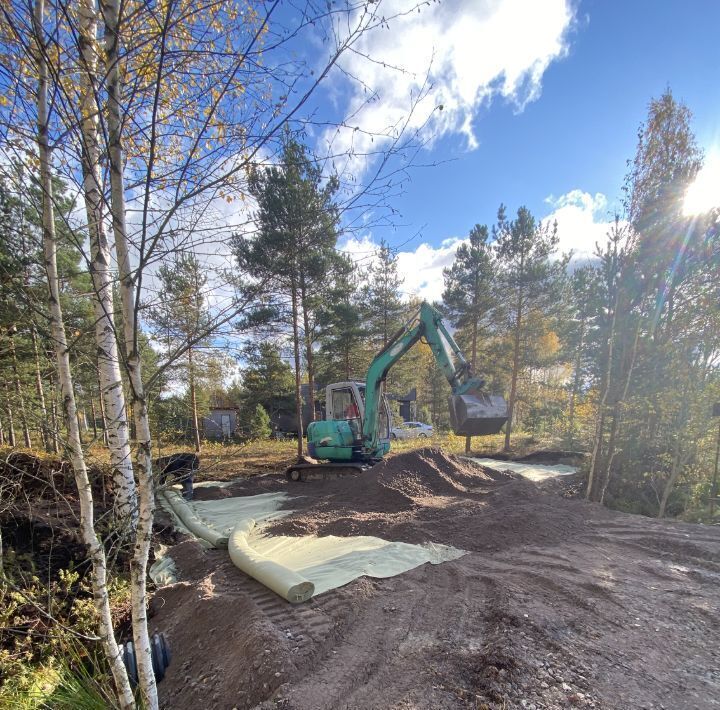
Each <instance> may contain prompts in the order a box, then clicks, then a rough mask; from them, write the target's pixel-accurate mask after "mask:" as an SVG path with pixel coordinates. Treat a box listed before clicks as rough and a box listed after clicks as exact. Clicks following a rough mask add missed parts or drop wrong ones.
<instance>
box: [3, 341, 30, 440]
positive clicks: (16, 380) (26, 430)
mask: <svg viewBox="0 0 720 710" xmlns="http://www.w3.org/2000/svg"><path fill="white" fill-rule="evenodd" d="M8 340H9V341H10V357H11V358H12V369H13V384H14V386H15V401H16V402H17V406H18V410H19V411H20V426H21V428H22V433H23V440H24V441H25V448H27V449H32V438H31V436H30V426H29V424H28V418H27V411H26V410H25V397H23V392H22V385H21V384H20V372H19V371H18V362H17V353H16V352H15V337H14V335H13V334H10V337H9V338H8Z"/></svg>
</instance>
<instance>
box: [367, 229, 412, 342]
mask: <svg viewBox="0 0 720 710" xmlns="http://www.w3.org/2000/svg"><path fill="white" fill-rule="evenodd" d="M365 280H366V285H365V286H364V288H363V294H362V295H363V306H364V309H365V313H366V323H367V335H368V337H369V338H370V340H371V341H372V343H373V345H374V346H375V349H376V350H380V349H381V348H384V347H385V346H386V345H387V344H388V341H389V340H390V338H391V337H392V336H393V335H394V334H395V332H396V331H397V330H398V328H400V326H401V325H402V324H403V321H404V318H405V316H406V315H407V309H406V307H405V306H404V304H403V302H402V296H401V293H400V287H401V286H402V284H403V279H402V277H401V276H400V275H399V274H398V257H397V255H396V254H394V253H393V251H392V249H390V247H389V246H388V244H387V243H386V242H385V241H384V240H383V241H381V242H380V247H379V249H378V250H377V253H376V255H375V259H374V260H373V263H372V264H371V265H370V267H369V268H368V270H367V273H366V274H365Z"/></svg>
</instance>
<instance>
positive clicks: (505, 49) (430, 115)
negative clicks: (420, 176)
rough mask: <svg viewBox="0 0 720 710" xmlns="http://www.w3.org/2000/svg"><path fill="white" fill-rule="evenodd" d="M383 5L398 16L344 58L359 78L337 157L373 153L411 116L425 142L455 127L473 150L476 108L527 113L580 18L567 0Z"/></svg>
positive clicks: (394, 1) (336, 139) (391, 1)
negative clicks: (500, 104)
mask: <svg viewBox="0 0 720 710" xmlns="http://www.w3.org/2000/svg"><path fill="white" fill-rule="evenodd" d="M380 7H381V10H380V12H381V13H382V15H384V16H385V17H387V18H393V19H390V20H389V28H387V29H385V28H383V29H377V30H373V31H370V32H367V33H366V34H365V35H363V37H362V38H361V40H360V42H359V43H358V44H357V45H355V47H354V49H355V50H357V51H355V52H353V53H348V54H346V55H344V57H343V58H342V60H341V66H342V68H343V69H344V70H345V71H346V72H347V74H349V75H352V76H353V77H354V78H355V79H354V80H353V85H352V89H351V92H352V94H351V99H350V102H349V106H348V107H347V111H346V114H347V115H350V116H352V117H353V118H352V125H351V126H350V127H349V128H347V129H341V131H339V132H337V133H335V134H328V135H327V136H326V138H327V139H328V140H332V142H333V146H332V152H333V153H335V154H338V153H343V152H345V151H347V150H352V149H354V150H355V151H357V152H358V153H366V152H370V151H372V150H377V149H378V143H380V147H382V144H383V143H384V142H385V143H386V142H387V141H389V140H391V137H392V136H394V135H395V134H396V133H397V130H398V129H399V128H400V127H401V126H402V125H403V124H404V122H405V121H406V120H407V122H408V125H407V129H408V130H409V131H410V132H412V131H415V130H420V131H421V133H422V136H423V138H425V139H431V138H433V139H434V138H437V137H440V136H442V135H447V134H453V133H455V134H461V135H464V136H465V138H466V141H467V145H468V147H469V148H470V149H472V148H475V147H477V145H478V139H477V137H476V136H475V134H474V132H473V127H472V123H473V119H474V117H475V116H476V114H477V112H478V110H479V109H480V107H481V106H482V105H483V104H488V103H490V102H491V101H492V100H493V99H494V98H496V97H500V98H502V99H504V100H506V101H508V102H510V103H512V104H513V105H514V107H515V109H516V110H517V111H522V110H523V108H524V107H525V106H526V104H527V103H528V102H530V101H533V100H535V99H536V98H538V96H539V95H540V92H541V88H542V85H541V81H542V77H543V74H544V72H545V70H546V69H547V68H548V66H549V65H550V64H551V63H552V62H553V61H554V60H557V59H559V58H562V57H563V56H565V54H566V53H567V48H568V44H567V34H568V30H569V29H570V27H571V26H572V24H573V19H574V12H573V8H572V3H571V2H570V0H486V1H484V2H481V1H480V0H448V1H443V2H439V3H434V2H433V3H428V4H427V5H425V4H423V6H422V7H421V8H420V11H419V12H417V11H414V12H408V3H407V0H387V1H386V2H383V3H382V5H381V6H380ZM428 72H429V74H428ZM373 92H376V94H374V93H373ZM423 93H424V94H425V97H424V98H423V100H422V101H421V103H420V105H419V107H418V110H417V111H416V112H415V113H414V115H412V116H408V112H409V108H410V106H411V105H412V103H413V101H415V100H416V99H417V97H418V96H420V95H422V94H423ZM369 99H370V100H369ZM441 105H442V107H443V110H442V111H440V110H437V107H439V106H441ZM426 122H427V125H425V124H426ZM356 126H357V127H358V129H359V130H354V129H355V127H356ZM371 135H374V140H373V139H372V138H371ZM378 135H383V136H385V139H383V140H380V141H378ZM354 167H357V163H355V165H354Z"/></svg>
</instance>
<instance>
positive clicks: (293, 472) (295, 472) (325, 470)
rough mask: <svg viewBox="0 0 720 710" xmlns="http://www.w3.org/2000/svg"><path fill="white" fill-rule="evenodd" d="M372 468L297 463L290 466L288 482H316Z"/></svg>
mask: <svg viewBox="0 0 720 710" xmlns="http://www.w3.org/2000/svg"><path fill="white" fill-rule="evenodd" d="M369 468H372V466H371V465H370V464H367V463H360V462H353V461H347V462H344V463H296V464H293V465H292V466H288V468H287V469H286V470H285V476H286V477H287V479H288V481H314V480H326V479H329V478H341V477H343V476H350V475H356V474H358V473H362V472H363V471H367V470H368V469H369Z"/></svg>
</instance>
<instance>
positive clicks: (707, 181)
mask: <svg viewBox="0 0 720 710" xmlns="http://www.w3.org/2000/svg"><path fill="white" fill-rule="evenodd" d="M715 207H720V151H718V150H716V151H714V152H713V153H711V154H710V155H708V157H707V159H706V160H705V164H704V165H703V167H702V169H701V170H700V172H699V173H698V174H697V177H696V178H695V182H693V184H692V185H690V187H689V188H688V190H687V192H686V193H685V202H684V203H683V212H684V214H685V215H686V216H687V217H690V216H692V215H696V214H703V213H704V212H709V211H710V210H711V209H713V208H715Z"/></svg>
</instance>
